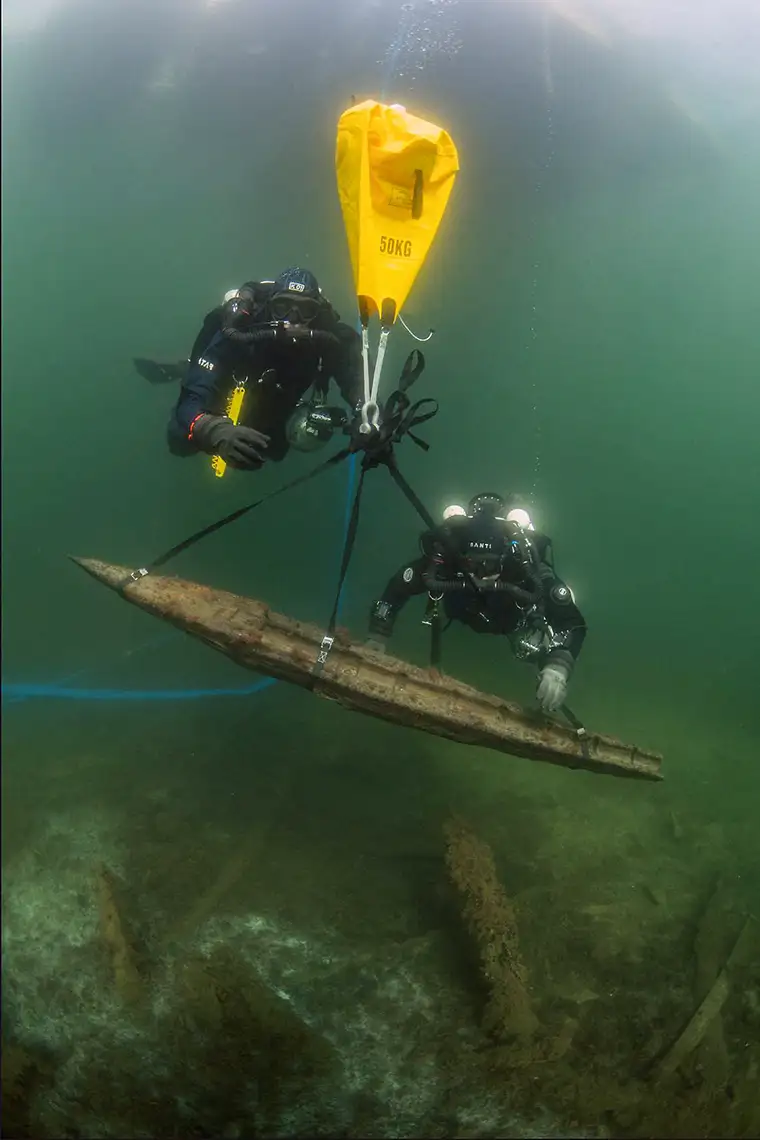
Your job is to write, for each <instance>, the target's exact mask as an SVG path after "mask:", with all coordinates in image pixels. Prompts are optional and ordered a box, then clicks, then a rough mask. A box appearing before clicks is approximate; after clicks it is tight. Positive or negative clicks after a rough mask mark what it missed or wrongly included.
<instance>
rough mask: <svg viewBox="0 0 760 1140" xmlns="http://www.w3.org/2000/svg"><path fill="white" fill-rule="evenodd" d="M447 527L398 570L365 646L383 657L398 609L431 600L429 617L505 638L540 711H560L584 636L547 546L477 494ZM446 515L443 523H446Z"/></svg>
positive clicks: (498, 501) (526, 521) (520, 519)
mask: <svg viewBox="0 0 760 1140" xmlns="http://www.w3.org/2000/svg"><path fill="white" fill-rule="evenodd" d="M449 511H452V512H456V513H452V514H451V515H449V514H448V511H447V512H446V515H445V516H444V517H445V521H444V522H443V524H442V525H441V526H440V527H438V528H437V530H435V531H426V532H425V533H424V534H423V535H422V537H421V539H420V545H421V548H422V556H421V557H420V558H416V559H413V560H412V561H411V562H408V563H406V564H405V565H404V566H402V567H401V568H400V569H399V570H398V571H397V572H396V573H395V574H394V575H393V577H392V578H391V579H390V581H389V582H388V584H387V586H386V587H385V590H384V591H383V593H382V595H381V597H380V598H379V599H378V600H377V601H376V602H375V603H374V605H373V607H372V610H371V612H370V621H369V638H368V640H367V645H368V647H370V648H372V649H374V650H376V651H378V652H384V651H385V645H386V643H387V640H388V638H390V636H391V634H392V633H393V627H394V625H395V622H396V618H397V617H398V615H399V613H400V611H401V609H402V607H403V606H404V605H405V604H406V603H407V601H408V600H409V599H410V598H411V597H414V596H416V595H419V594H425V593H427V594H428V595H429V601H428V606H429V611H428V612H429V616H428V624H429V623H430V621H431V620H438V619H437V618H435V617H433V612H432V611H435V608H436V607H437V606H438V604H439V603H440V604H441V605H442V607H443V611H444V613H445V616H446V617H447V618H448V619H449V620H450V621H452V620H454V621H461V622H463V623H464V624H465V625H468V626H469V627H470V629H473V630H474V631H475V632H476V633H496V634H505V635H506V636H508V637H509V640H510V642H511V644H512V648H513V650H514V652H515V655H516V656H518V657H520V658H521V659H523V660H532V661H534V662H535V663H536V664H537V665H538V667H539V680H538V691H537V696H538V701H539V704H540V706H541V708H542V709H543V711H544V712H556V710H557V709H559V708H561V706H562V705H563V704H564V702H565V699H566V694H567V687H568V681H569V679H570V674H571V673H572V671H573V667H574V665H575V662H576V660H577V658H578V654H579V653H580V651H581V647H582V645H583V642H584V639H585V637H586V623H585V621H584V619H583V616H582V614H581V612H580V610H579V609H578V607H577V606H576V604H575V599H574V598H573V594H572V591H571V590H570V587H569V586H567V585H566V583H565V582H563V581H562V579H561V578H559V577H558V576H557V573H556V571H555V569H554V560H553V556H552V552H551V540H550V539H549V538H548V537H547V536H546V535H543V534H539V533H538V532H536V531H534V530H533V528H532V524H531V522H530V517H529V516H528V514H527V512H526V511H523V510H521V509H519V508H513V509H511V510H509V509H508V503H507V502H506V501H505V500H504V499H503V498H502V497H501V496H500V495H495V494H490V493H486V494H482V495H477V496H476V497H475V498H474V499H473V500H472V501H471V503H470V505H469V508H468V510H467V511H464V510H463V509H462V508H461V507H459V508H449ZM447 516H448V517H447Z"/></svg>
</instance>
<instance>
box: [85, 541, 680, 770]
mask: <svg viewBox="0 0 760 1140" xmlns="http://www.w3.org/2000/svg"><path fill="white" fill-rule="evenodd" d="M74 562H76V563H77V565H79V566H81V567H82V569H83V570H85V571H87V573H88V574H91V575H92V577H94V578H97V579H98V581H100V582H102V583H103V584H104V585H106V586H109V587H110V588H111V589H114V590H118V591H120V593H121V595H122V597H124V598H125V599H126V600H127V601H128V602H131V603H132V604H133V605H136V606H138V607H139V608H140V609H143V610H146V611H147V612H148V613H152V614H154V615H155V616H156V617H159V618H161V619H162V620H164V621H167V622H169V623H171V624H172V625H174V626H177V627H178V628H179V629H182V630H184V631H185V632H186V633H189V634H190V635H191V636H193V637H197V638H199V639H200V640H202V641H205V642H206V643H207V644H208V645H210V646H212V647H213V648H214V649H217V650H218V651H219V652H220V653H223V654H225V656H227V657H230V658H231V659H232V660H233V661H235V662H236V663H237V664H238V665H241V666H243V668H246V669H252V670H254V671H255V672H257V673H264V674H266V675H268V676H270V677H276V678H278V679H279V680H282V681H289V682H290V683H291V684H293V685H299V686H300V687H302V688H307V689H310V690H311V691H312V692H314V693H316V694H317V695H318V696H321V697H326V698H328V699H329V700H334V701H337V702H338V703H340V704H342V705H344V706H345V707H346V708H350V709H354V710H356V711H358V712H363V713H367V714H368V715H370V716H375V717H379V718H380V719H382V720H388V721H392V722H394V723H396V724H401V725H405V726H408V727H411V728H417V729H421V730H422V731H423V732H429V733H432V734H433V735H436V736H443V737H447V738H448V739H450V740H456V741H460V742H461V743H463V744H477V745H480V746H481V747H484V748H492V749H494V750H496V751H498V752H505V753H510V754H512V755H515V756H524V757H527V758H529V759H531V760H543V761H546V762H548V763H550V764H559V765H561V766H562V767H565V768H582V769H585V770H586V771H589V772H600V773H607V774H609V775H614V776H628V777H634V778H638V779H644V780H659V779H661V773H660V765H661V762H662V757H661V756H660V755H659V754H658V753H656V752H651V751H647V750H646V749H642V748H639V747H637V746H636V745H632V744H624V743H622V742H621V741H619V740H615V739H614V738H613V737H611V736H604V735H602V734H600V733H592V732H588V733H586V735H585V737H583V738H581V737H579V735H578V733H577V732H576V731H575V730H574V729H573V728H571V727H569V726H567V725H565V724H562V723H559V722H558V721H555V720H550V719H547V718H545V717H542V716H539V715H538V714H537V713H534V712H531V711H528V710H526V709H524V708H521V707H520V706H519V705H516V704H513V703H511V702H509V701H505V700H502V699H501V698H500V697H496V696H493V695H492V694H489V693H482V692H480V691H479V690H477V689H474V688H472V687H471V686H469V685H465V684H463V683H462V682H461V681H457V680H455V679H454V678H453V677H447V676H445V675H444V674H441V673H438V672H436V671H434V670H430V669H420V668H418V667H417V666H415V665H410V664H409V663H408V662H406V661H401V660H399V659H398V658H395V657H391V656H389V655H379V654H376V653H373V652H372V650H371V649H368V648H366V647H365V646H363V645H358V644H354V643H353V642H351V641H350V640H349V638H348V637H347V636H345V635H343V634H339V635H338V636H336V638H335V642H334V644H333V646H332V649H331V651H330V653H329V654H328V656H327V660H326V662H325V664H324V666H323V668H322V670H321V672H320V673H319V674H318V675H315V670H314V666H315V662H316V660H317V654H318V652H319V647H320V643H321V641H322V636H323V631H322V630H321V629H319V628H318V627H317V626H314V625H308V624H305V623H303V622H299V621H295V620H293V619H292V618H289V617H286V616H285V615H283V614H278V613H275V612H274V611H273V610H270V608H269V607H268V606H267V605H265V604H264V603H263V602H261V601H257V600H256V599H254V598H243V597H240V596H238V595H237V594H230V593H227V592H226V591H224V590H215V589H212V588H211V587H210V586H203V585H199V584H198V583H196V582H189V581H185V580H183V579H181V578H164V577H156V576H153V575H152V574H150V575H147V576H145V577H143V578H140V579H139V580H137V581H130V582H129V583H128V584H127V585H126V586H125V585H124V583H125V581H127V579H128V575H129V570H128V569H127V568H126V567H124V566H114V565H111V564H110V563H107V562H101V561H98V560H97V559H93V558H75V559H74Z"/></svg>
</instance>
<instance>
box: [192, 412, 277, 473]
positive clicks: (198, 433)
mask: <svg viewBox="0 0 760 1140" xmlns="http://www.w3.org/2000/svg"><path fill="white" fill-rule="evenodd" d="M193 442H194V443H195V444H197V446H198V447H199V448H200V450H201V451H205V452H207V453H208V454H209V455H219V456H221V458H222V459H223V460H224V462H225V463H229V465H230V467H240V468H242V469H243V470H245V471H252V470H255V469H256V468H257V467H261V465H262V463H263V462H264V459H265V458H266V457H265V456H264V455H262V452H263V451H266V449H267V447H268V446H269V436H268V435H263V434H262V432H260V431H256V430H255V429H254V428H249V427H244V426H243V425H242V424H233V422H232V420H231V419H229V418H228V417H227V416H212V415H210V414H208V413H204V415H202V416H199V418H198V419H197V420H196V421H195V426H194V427H193Z"/></svg>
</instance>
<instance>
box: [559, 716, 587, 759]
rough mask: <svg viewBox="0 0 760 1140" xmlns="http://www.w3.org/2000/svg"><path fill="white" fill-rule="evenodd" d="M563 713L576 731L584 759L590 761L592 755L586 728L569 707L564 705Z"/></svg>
mask: <svg viewBox="0 0 760 1140" xmlns="http://www.w3.org/2000/svg"><path fill="white" fill-rule="evenodd" d="M561 711H562V712H563V713H564V714H565V717H566V718H567V720H568V721H569V722H570V724H571V726H572V727H573V728H574V729H575V735H576V736H577V737H578V743H579V744H580V746H581V752H582V753H583V756H584V758H585V759H586V760H590V759H591V754H590V752H589V747H588V732H587V731H586V726H585V725H584V724H583V722H582V721H580V720H579V719H578V717H577V716H576V715H575V713H574V712H573V710H572V709H571V708H568V706H567V705H562V709H561Z"/></svg>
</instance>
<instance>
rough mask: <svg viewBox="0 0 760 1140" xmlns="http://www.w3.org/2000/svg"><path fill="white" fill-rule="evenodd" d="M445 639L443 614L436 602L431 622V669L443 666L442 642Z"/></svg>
mask: <svg viewBox="0 0 760 1140" xmlns="http://www.w3.org/2000/svg"><path fill="white" fill-rule="evenodd" d="M442 640H443V624H442V622H441V615H440V613H439V612H438V604H437V603H436V608H435V613H434V614H433V618H432V620H431V622H430V667H431V669H440V667H441V648H442V646H441V642H442Z"/></svg>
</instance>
